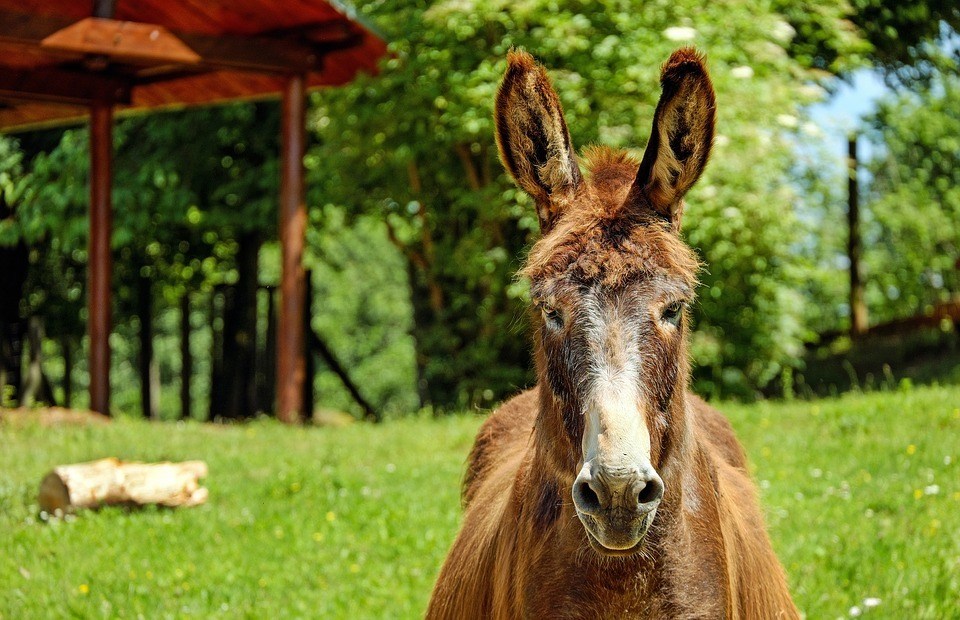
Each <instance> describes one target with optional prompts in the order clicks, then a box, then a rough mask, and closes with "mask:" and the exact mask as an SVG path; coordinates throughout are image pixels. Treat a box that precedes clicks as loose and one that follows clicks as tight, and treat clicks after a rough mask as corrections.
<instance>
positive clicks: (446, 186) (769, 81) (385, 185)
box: [313, 2, 847, 404]
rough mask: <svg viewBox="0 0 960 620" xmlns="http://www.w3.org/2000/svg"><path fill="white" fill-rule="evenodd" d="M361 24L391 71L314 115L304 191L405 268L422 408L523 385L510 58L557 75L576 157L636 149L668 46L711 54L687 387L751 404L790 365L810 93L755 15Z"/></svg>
mask: <svg viewBox="0 0 960 620" xmlns="http://www.w3.org/2000/svg"><path fill="white" fill-rule="evenodd" d="M823 6H824V11H827V9H826V7H827V6H828V5H827V4H826V3H824V5H823ZM363 10H364V11H366V13H367V14H368V16H369V17H370V18H372V19H373V20H374V21H375V22H376V23H377V24H378V26H379V27H380V28H381V29H383V31H384V33H385V34H386V36H387V38H388V39H389V40H391V41H392V44H391V50H392V52H393V53H394V57H393V58H392V59H390V60H388V61H387V63H386V66H385V68H384V71H383V73H382V74H381V75H380V76H378V77H377V78H376V79H375V81H374V80H362V81H359V82H358V83H356V84H354V85H352V86H349V87H347V88H344V89H341V90H338V91H333V92H329V93H325V94H324V95H323V96H322V97H319V98H318V105H317V106H316V108H315V115H314V127H315V130H316V132H317V135H318V138H319V146H318V147H317V149H316V150H315V151H314V154H313V156H314V157H316V159H317V160H318V161H322V162H324V165H323V166H322V167H321V168H320V169H319V174H317V175H316V176H315V177H314V182H315V183H317V184H319V185H320V186H321V187H322V188H323V189H322V193H323V195H324V196H327V197H329V199H330V200H331V201H333V202H335V203H336V204H341V205H344V206H345V207H347V208H348V210H349V211H351V212H353V211H362V212H366V213H374V214H377V215H379V216H380V217H383V218H385V219H386V220H387V221H388V223H389V225H390V226H391V229H392V231H393V234H394V237H395V240H396V242H397V244H398V246H400V247H401V248H402V250H403V251H404V253H405V254H406V255H407V257H408V260H409V262H410V264H411V270H410V271H411V281H412V286H413V289H414V306H415V316H416V317H417V333H416V334H415V336H416V339H417V344H418V355H419V356H420V363H421V368H422V372H423V374H424V376H425V379H426V380H427V382H428V384H429V386H430V394H429V395H430V397H431V399H432V400H433V401H434V402H438V403H441V404H443V403H468V402H484V400H485V398H484V394H486V396H487V397H488V398H490V397H492V398H496V397H499V396H502V395H503V394H506V393H508V392H510V391H511V390H513V389H515V387H516V385H517V384H522V383H524V382H526V381H529V378H528V375H525V374H524V373H523V370H524V368H525V367H528V366H529V363H528V361H527V359H528V358H527V355H526V348H527V346H528V345H527V341H526V338H525V337H524V335H523V323H524V322H523V320H522V319H523V316H524V314H523V310H522V307H523V305H524V296H525V283H517V284H511V279H510V278H511V275H512V274H513V273H514V272H515V271H516V270H517V267H518V266H519V263H520V260H521V259H522V256H523V254H524V252H525V249H526V247H527V246H528V245H529V243H530V242H531V241H532V239H533V238H534V237H535V235H536V221H535V218H534V215H533V209H532V206H531V204H530V201H529V199H528V198H527V197H526V196H524V195H522V194H521V193H520V192H518V191H517V190H515V189H514V187H513V185H512V183H511V182H510V180H509V179H508V178H507V177H506V175H505V174H503V173H502V171H501V167H500V165H499V163H498V162H497V161H496V149H495V147H494V142H493V133H494V130H493V124H492V104H493V99H494V94H495V90H496V86H497V84H498V82H499V79H500V76H501V75H502V72H503V69H504V66H505V65H504V57H505V54H506V52H507V50H508V49H510V47H512V46H523V47H525V48H526V49H528V50H529V51H531V52H532V53H533V54H534V55H536V56H537V57H538V58H539V59H540V60H541V61H542V62H543V63H544V64H545V65H546V66H547V67H548V68H550V69H551V73H552V75H553V77H554V81H555V84H556V87H557V90H558V91H559V94H560V98H561V100H562V101H563V103H564V106H565V109H566V112H567V117H568V124H569V126H570V129H571V131H572V134H573V139H574V142H575V143H576V144H578V145H581V146H585V145H588V144H591V143H603V144H608V145H612V146H618V147H631V148H640V147H642V145H643V144H644V143H645V142H646V139H647V137H648V135H649V131H650V122H651V118H652V115H653V109H654V107H655V105H656V101H657V98H658V96H659V88H658V83H657V80H658V71H659V67H660V64H661V63H662V62H663V60H664V59H666V58H667V56H668V55H669V54H670V52H671V51H672V50H673V49H675V48H676V47H678V46H680V45H682V44H688V43H692V44H695V45H697V46H699V47H701V48H702V49H705V50H707V51H708V52H709V63H710V67H711V70H712V72H713V76H714V80H715V84H716V88H717V90H718V97H719V114H720V118H719V134H720V135H719V137H718V139H717V145H716V149H715V154H714V156H713V160H712V163H711V165H710V167H709V168H708V172H707V175H706V177H705V178H704V179H703V180H702V181H701V183H700V185H699V187H698V189H697V190H696V191H695V192H694V193H693V195H692V196H691V197H690V199H689V203H690V206H689V208H688V210H687V213H688V217H687V220H686V222H685V226H686V231H687V237H688V239H689V240H690V241H691V242H692V243H693V245H695V246H696V247H697V248H698V250H699V251H700V252H701V254H702V255H703V258H704V262H705V263H706V265H707V266H708V269H707V271H706V272H705V273H704V275H703V281H704V286H703V287H702V289H701V303H700V306H699V311H698V313H697V322H698V325H699V327H698V333H697V337H696V342H695V347H694V348H695V351H696V357H697V359H696V361H697V364H698V368H699V370H698V374H697V377H698V380H699V387H700V388H701V389H703V390H705V391H707V392H710V393H720V392H726V391H734V392H737V393H741V394H746V393H749V392H750V390H752V389H754V388H756V387H758V386H762V385H764V384H765V383H766V382H767V381H769V380H770V379H771V378H772V377H773V376H774V375H775V374H777V373H778V372H779V370H780V369H781V368H783V367H785V366H788V365H790V364H793V363H795V360H796V359H797V356H798V355H799V352H800V342H801V337H802V334H803V329H802V323H801V310H800V307H799V306H800V305H801V304H800V300H799V299H798V297H797V296H796V294H795V293H794V291H795V289H796V288H797V287H798V283H799V281H800V274H798V273H797V270H796V269H795V268H794V266H795V259H794V257H793V253H792V252H791V246H792V245H793V244H794V243H796V241H797V233H796V226H795V222H794V219H793V215H792V204H793V202H794V199H795V196H794V195H793V193H792V191H791V189H790V188H789V186H787V185H786V184H785V183H784V182H783V179H784V177H785V175H786V172H787V170H788V169H789V167H790V166H791V159H792V157H791V152H790V144H791V143H790V142H788V140H787V139H786V137H787V135H789V134H791V133H792V132H793V129H794V127H796V126H797V125H798V124H799V108H800V106H801V105H802V104H803V103H805V102H809V101H811V100H812V99H814V98H816V97H818V96H819V95H820V94H821V93H822V92H823V91H822V90H821V89H819V88H816V87H815V79H816V75H815V74H814V73H812V72H810V71H808V70H806V69H804V67H803V66H802V65H801V64H800V63H798V62H797V61H795V60H794V59H792V58H791V56H790V54H789V53H788V50H789V47H790V40H791V36H792V34H793V31H792V29H791V28H790V26H789V25H787V24H786V23H785V22H784V21H783V20H782V19H781V18H780V17H778V16H777V15H776V14H775V13H774V12H773V11H772V10H770V8H769V7H766V6H763V7H759V8H758V7H756V6H753V5H751V6H747V5H745V4H744V5H737V6H730V5H722V6H721V5H710V6H703V5H702V4H701V3H692V4H690V6H687V5H684V4H683V3H682V2H681V3H679V4H678V3H676V2H669V3H667V2H657V3H648V4H646V5H644V6H642V7H636V6H633V5H629V6H628V5H626V4H615V3H609V4H602V5H598V4H596V3H590V4H585V3H580V2H565V3H561V4H560V5H557V3H553V2H551V3H547V2H526V3H521V4H516V3H502V2H467V3H463V2H437V3H433V4H431V5H430V6H429V7H421V6H419V5H418V6H416V7H413V6H411V5H409V4H408V3H405V2H382V3H376V4H371V5H367V6H365V7H364V8H363ZM826 14H827V15H833V13H830V12H829V11H827V13H826ZM825 19H826V18H825ZM829 19H835V17H830V18H829ZM827 21H829V20H827ZM638 24H643V27H638ZM831 24H832V29H831V30H828V31H827V32H828V33H833V34H835V35H836V36H840V34H839V32H840V30H842V24H837V23H833V22H831ZM831 36H833V35H831ZM845 36H847V35H845ZM636 152H637V153H638V154H639V152H640V151H639V150H638V151H636ZM434 288H436V289H439V290H440V291H442V293H443V295H444V296H445V297H443V298H441V297H440V296H433V295H431V291H432V290H433V289H434Z"/></svg>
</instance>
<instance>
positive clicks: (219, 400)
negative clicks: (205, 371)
mask: <svg viewBox="0 0 960 620" xmlns="http://www.w3.org/2000/svg"><path fill="white" fill-rule="evenodd" d="M225 290H226V287H223V286H218V287H216V288H215V289H214V290H213V292H212V293H210V403H209V411H208V417H209V419H210V420H214V419H216V418H218V417H220V416H222V415H223V412H224V406H223V405H224V361H223V314H224V312H223V308H224V306H225V305H226V299H225V298H226V295H225Z"/></svg>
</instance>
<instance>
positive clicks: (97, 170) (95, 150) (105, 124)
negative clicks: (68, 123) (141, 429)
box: [87, 102, 113, 415]
mask: <svg viewBox="0 0 960 620" xmlns="http://www.w3.org/2000/svg"><path fill="white" fill-rule="evenodd" d="M112 157H113V106H112V105H111V104H110V103H108V102H97V103H95V104H93V106H91V108H90V237H89V241H88V251H87V254H88V261H89V262H88V265H87V331H88V333H89V335H90V369H89V370H90V409H92V410H93V411H97V412H99V413H103V414H106V415H109V414H110V276H111V272H112V270H113V265H112V258H111V256H110V231H111V228H112V213H111V205H110V185H111V165H112V161H111V160H112Z"/></svg>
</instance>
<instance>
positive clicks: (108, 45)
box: [40, 17, 200, 65]
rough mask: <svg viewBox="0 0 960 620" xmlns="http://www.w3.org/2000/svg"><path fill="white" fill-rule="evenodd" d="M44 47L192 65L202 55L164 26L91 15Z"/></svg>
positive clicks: (51, 38)
mask: <svg viewBox="0 0 960 620" xmlns="http://www.w3.org/2000/svg"><path fill="white" fill-rule="evenodd" d="M40 47H41V48H42V49H44V50H52V51H59V52H67V53H72V54H81V55H87V54H99V55H103V56H106V57H108V58H109V59H110V60H113V61H120V62H132V63H146V64H154V63H163V64H166V63H176V64H183V65H192V64H196V63H199V62H200V55H199V54H197V53H196V52H195V51H193V50H192V49H190V48H189V47H188V46H187V44H186V43H184V42H183V41H181V40H180V39H179V38H177V37H176V35H174V34H173V33H171V32H170V31H169V30H167V29H166V28H164V27H163V26H157V25H154V24H141V23H137V22H124V21H118V20H115V19H102V18H99V17H88V18H87V19H82V20H80V21H78V22H76V23H74V24H70V25H69V26H67V27H66V28H63V29H61V30H58V31H56V32H54V33H53V34H51V35H50V36H48V37H45V38H44V39H43V40H42V41H41V42H40Z"/></svg>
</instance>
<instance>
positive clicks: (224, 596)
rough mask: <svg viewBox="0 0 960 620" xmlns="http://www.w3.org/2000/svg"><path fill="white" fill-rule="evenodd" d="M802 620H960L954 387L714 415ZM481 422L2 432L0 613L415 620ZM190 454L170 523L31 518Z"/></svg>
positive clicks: (151, 517)
mask: <svg viewBox="0 0 960 620" xmlns="http://www.w3.org/2000/svg"><path fill="white" fill-rule="evenodd" d="M722 409H723V410H724V411H725V412H726V413H727V414H728V415H729V417H730V418H731V420H732V421H733V423H734V426H735V427H736V429H737V431H738V433H739V435H740V437H741V439H742V440H743V442H744V444H745V445H746V447H747V450H748V453H749V455H750V458H751V462H752V466H753V469H754V474H755V476H756V480H757V483H758V486H759V488H760V494H761V498H762V502H763V505H764V508H765V511H766V514H767V521H768V524H769V528H770V532H771V535H772V537H773V540H774V545H775V547H776V549H777V552H778V554H779V556H780V558H781V559H782V561H783V563H784V565H785V567H786V569H787V572H788V574H789V577H790V583H791V586H792V589H793V592H794V596H795V599H796V601H797V603H798V605H799V606H800V608H801V609H802V610H803V612H804V613H805V614H806V617H808V618H843V617H851V616H862V617H872V618H958V617H960V464H958V462H957V461H958V460H960V387H937V386H933V387H922V388H914V389H906V390H904V391H897V392H876V393H868V394H858V393H852V394H847V395H845V396H842V397H839V398H834V399H825V400H818V401H795V402H761V403H757V404H752V405H740V404H724V405H723V406H722ZM481 420H482V416H481V415H476V414H462V415H457V416H451V417H447V418H442V419H432V418H426V417H423V418H417V417H411V418H406V419H401V420H396V421H391V422H387V423H385V424H383V425H380V426H372V425H366V424H354V425H352V426H347V427H344V428H288V427H284V426H281V425H280V424H278V423H276V422H273V421H271V420H263V421H258V422H254V423H250V424H246V425H236V426H220V425H202V424H197V423H186V424H183V423H179V424H175V423H150V422H144V421H139V420H131V419H120V420H117V421H116V422H114V423H112V424H110V425H105V426H84V427H49V428H48V427H40V426H37V425H27V426H16V427H15V426H12V425H8V426H4V425H0V446H2V448H0V618H3V619H14V618H16V619H20V618H96V617H111V618H113V617H119V618H134V617H146V618H173V617H177V618H181V617H202V618H216V617H224V618H243V617H248V618H268V617H274V618H297V617H323V618H416V617H419V616H421V615H422V614H423V611H424V609H425V606H426V603H427V599H428V597H429V594H430V589H431V586H432V583H433V580H434V578H435V575H436V572H437V570H438V568H439V566H440V563H441V562H442V560H443V557H444V554H445V552H446V550H447V548H448V546H449V544H450V542H451V540H452V538H453V536H454V534H455V532H456V528H457V525H458V522H459V518H460V508H459V490H458V486H459V480H460V476H461V473H462V467H463V461H464V457H465V455H466V453H467V451H468V449H469V447H470V444H471V441H472V438H473V434H474V432H475V430H476V428H477V426H478V425H479V424H480V422H481ZM110 455H115V456H119V457H121V458H126V459H135V460H151V461H152V460H163V459H170V460H185V459H196V458H200V459H204V460H206V461H207V462H208V464H209V466H210V476H209V478H208V479H207V486H208V487H209V488H210V493H211V495H210V501H209V503H208V504H207V505H204V506H202V507H199V508H192V509H185V510H177V511H175V510H165V509H145V510H141V511H133V512H130V511H127V510H123V509H105V510H101V511H99V512H87V513H83V514H79V515H77V516H75V517H70V518H68V519H63V520H61V519H52V518H49V517H48V516H46V515H43V514H39V513H38V508H37V506H36V490H37V486H38V483H39V481H40V480H41V478H42V477H43V475H44V474H45V473H46V472H47V471H48V470H49V469H50V468H52V467H53V466H55V465H57V464H61V463H68V462H77V461H84V460H89V459H94V458H98V457H102V456H110Z"/></svg>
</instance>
